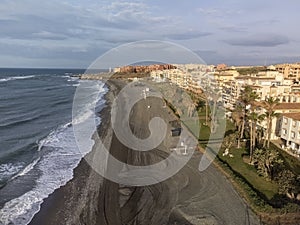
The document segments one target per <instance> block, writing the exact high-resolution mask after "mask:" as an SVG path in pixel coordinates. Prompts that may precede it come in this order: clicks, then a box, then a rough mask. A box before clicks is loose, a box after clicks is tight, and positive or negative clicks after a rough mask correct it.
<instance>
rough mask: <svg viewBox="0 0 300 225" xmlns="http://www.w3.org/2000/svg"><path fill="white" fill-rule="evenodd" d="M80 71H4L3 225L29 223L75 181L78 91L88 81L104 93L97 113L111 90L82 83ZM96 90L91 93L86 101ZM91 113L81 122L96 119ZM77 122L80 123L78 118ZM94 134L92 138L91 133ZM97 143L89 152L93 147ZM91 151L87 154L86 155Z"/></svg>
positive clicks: (0, 139)
mask: <svg viewBox="0 0 300 225" xmlns="http://www.w3.org/2000/svg"><path fill="white" fill-rule="evenodd" d="M82 73H84V70H75V69H0V224H1V225H2V224H3V225H7V224H15V225H26V224H28V223H29V222H30V221H31V219H32V218H33V216H34V215H35V214H36V213H37V212H38V211H39V210H40V206H41V204H42V202H43V200H44V199H45V198H47V197H48V196H49V195H50V194H51V193H53V192H54V190H56V189H57V188H59V187H61V186H63V185H65V184H66V183H67V182H68V181H69V180H71V179H72V178H73V170H74V168H75V167H76V166H77V165H78V164H79V162H80V160H81V159H82V157H83V154H82V152H80V151H79V149H78V147H77V145H76V141H75V137H74V133H73V127H72V125H73V124H72V103H73V98H74V94H75V91H76V88H77V87H78V86H79V85H81V82H85V85H84V86H85V87H88V86H89V82H93V83H91V85H93V86H95V82H97V84H96V85H97V88H96V89H95V88H94V89H93V91H97V92H98V93H99V95H98V96H99V97H98V100H97V104H96V109H97V111H100V110H101V109H102V108H103V107H104V105H105V100H104V98H103V96H104V94H105V93H106V92H107V88H106V86H105V85H104V83H102V82H101V81H88V80H86V81H82V80H79V79H78V78H77V77H76V76H74V75H77V74H82ZM89 91H90V90H87V94H86V95H85V97H86V98H88V97H89V94H92V93H89V94H88V92H89ZM90 112H93V115H92V114H91V113H89V114H88V115H87V113H88V111H87V110H86V109H85V110H83V113H82V115H81V114H79V115H78V118H76V121H79V122H82V123H84V121H85V120H86V119H88V118H89V117H90V116H94V117H95V118H96V120H97V121H96V123H97V125H99V124H100V123H101V118H98V117H96V116H95V113H94V112H95V110H93V109H90ZM73 121H75V120H73ZM91 136H92V135H91ZM91 143H92V144H93V142H91V140H89V141H88V142H87V146H88V147H87V148H88V149H90V150H91V149H92V144H91ZM86 153H87V152H86Z"/></svg>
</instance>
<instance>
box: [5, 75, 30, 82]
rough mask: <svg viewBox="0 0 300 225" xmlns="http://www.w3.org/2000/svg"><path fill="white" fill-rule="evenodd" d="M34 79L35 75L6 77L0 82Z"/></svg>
mask: <svg viewBox="0 0 300 225" xmlns="http://www.w3.org/2000/svg"><path fill="white" fill-rule="evenodd" d="M34 77H35V75H29V76H15V77H6V78H2V79H0V82H6V81H11V80H23V79H29V78H34Z"/></svg>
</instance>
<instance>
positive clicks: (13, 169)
mask: <svg viewBox="0 0 300 225" xmlns="http://www.w3.org/2000/svg"><path fill="white" fill-rule="evenodd" d="M23 167H24V163H6V164H1V165H0V181H1V180H5V179H8V178H10V177H11V176H14V175H15V174H17V173H18V172H20V171H21V170H22V168H23Z"/></svg>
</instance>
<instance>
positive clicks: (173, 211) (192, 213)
mask: <svg viewBox="0 0 300 225" xmlns="http://www.w3.org/2000/svg"><path fill="white" fill-rule="evenodd" d="M107 84H108V89H109V91H108V92H107V93H106V94H105V96H104V98H105V100H106V105H105V107H104V108H103V109H102V110H101V112H100V116H101V118H102V120H101V124H100V126H99V127H98V129H97V130H98V133H99V136H100V137H101V139H102V138H105V140H107V141H108V142H107V144H110V141H111V145H110V153H111V154H112V155H114V156H117V157H118V158H119V159H120V160H127V163H129V164H132V165H145V164H147V163H155V162H157V161H161V160H162V159H164V158H165V157H166V156H167V155H168V145H165V143H162V145H160V147H158V148H157V149H155V150H153V151H149V152H147V153H145V154H144V153H140V152H136V151H132V150H130V149H128V148H126V147H125V146H124V145H122V144H121V143H120V142H119V141H118V140H117V139H116V138H115V135H113V132H112V129H111V127H110V107H111V101H112V99H113V97H114V96H115V95H116V94H117V92H118V91H119V90H120V88H121V87H122V85H124V82H122V81H118V80H114V81H112V82H110V81H109V82H108V83H107ZM145 104H151V110H153V111H151V110H149V111H150V112H149V111H148V110H146V108H147V107H145V106H146V105H145ZM162 106H163V103H162V102H161V101H157V100H155V98H154V99H151V98H150V99H149V102H148V103H145V102H144V101H142V102H141V104H140V105H139V104H138V105H137V107H136V108H135V109H133V117H132V119H133V120H134V123H133V124H132V125H133V130H134V131H136V132H135V135H141V137H145V135H146V134H147V126H146V125H147V124H148V123H149V119H150V118H151V117H153V116H155V115H157V113H162V114H159V116H161V117H162V118H164V120H166V121H172V120H174V118H175V115H174V114H173V113H172V112H171V111H170V110H169V109H164V108H163V107H162ZM121 107H122V106H121ZM147 113H150V114H147ZM168 129H169V128H168ZM104 144H105V143H104ZM94 147H95V145H94ZM95 152H96V147H95V148H93V150H92V151H91V152H90V153H89V154H88V155H87V157H91V158H92V159H93V157H95V156H94V153H95ZM201 156H202V154H201V153H200V152H198V151H195V152H194V154H193V155H192V158H191V159H190V161H189V162H188V164H186V165H185V166H184V167H183V168H182V169H181V170H180V171H179V172H178V173H177V174H176V175H174V176H173V177H170V178H169V179H167V180H165V181H163V182H160V183H157V184H154V185H150V186H140V187H127V186H123V185H119V184H116V183H114V182H111V181H109V180H106V179H103V178H102V177H101V176H100V175H98V174H97V173H96V172H94V171H93V169H91V168H90V166H89V165H88V164H87V163H86V161H85V160H84V159H82V160H81V162H80V163H79V165H78V167H76V168H75V169H74V177H73V179H72V180H70V181H69V182H68V183H67V184H66V185H65V186H63V187H61V188H59V189H57V190H56V191H55V192H54V193H53V194H51V195H50V196H49V197H48V198H47V199H45V200H44V202H43V204H42V205H41V210H40V211H39V212H38V213H37V214H36V215H35V216H34V218H33V219H32V221H31V222H30V223H29V224H30V225H40V224H43V225H53V224H70V225H73V224H78V225H79V224H87V225H90V224H101V225H102V224H103V225H121V224H157V225H159V224H164V225H166V224H167V225H175V224H199V223H200V224H244V223H245V220H248V222H249V224H259V222H258V220H257V218H256V216H255V215H253V213H252V212H251V211H248V209H247V208H246V207H245V203H244V201H243V200H242V199H241V198H240V196H239V195H238V194H237V193H236V191H235V189H234V188H233V186H232V185H231V184H230V183H229V182H228V180H227V179H226V178H225V176H224V175H223V174H222V173H221V172H220V171H219V170H218V169H217V168H216V167H215V166H210V167H209V168H208V169H207V170H205V171H203V172H199V170H198V165H199V161H200V159H201ZM121 202H123V203H121ZM228 206H230V207H228Z"/></svg>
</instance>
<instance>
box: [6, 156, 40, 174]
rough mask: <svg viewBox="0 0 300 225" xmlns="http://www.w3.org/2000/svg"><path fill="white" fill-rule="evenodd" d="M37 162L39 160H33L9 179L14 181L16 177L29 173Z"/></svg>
mask: <svg viewBox="0 0 300 225" xmlns="http://www.w3.org/2000/svg"><path fill="white" fill-rule="evenodd" d="M39 160H40V158H38V159H35V160H34V161H33V162H32V163H30V164H29V165H27V166H26V167H25V168H24V169H23V170H21V171H20V172H19V173H17V174H16V175H15V176H13V177H12V178H11V179H15V178H17V177H21V176H24V175H26V174H27V173H28V172H30V171H31V170H32V169H33V168H34V166H35V165H36V164H37V163H38V161H39Z"/></svg>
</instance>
